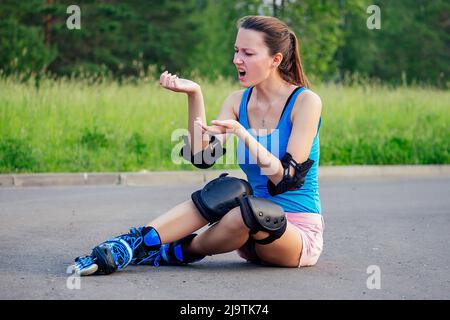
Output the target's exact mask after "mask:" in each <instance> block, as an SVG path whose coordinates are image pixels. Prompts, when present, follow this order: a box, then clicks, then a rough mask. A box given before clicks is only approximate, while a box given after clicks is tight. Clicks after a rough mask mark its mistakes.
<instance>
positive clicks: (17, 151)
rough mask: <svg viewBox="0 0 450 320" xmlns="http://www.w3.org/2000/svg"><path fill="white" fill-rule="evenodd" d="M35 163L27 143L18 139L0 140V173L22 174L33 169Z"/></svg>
mask: <svg viewBox="0 0 450 320" xmlns="http://www.w3.org/2000/svg"><path fill="white" fill-rule="evenodd" d="M36 164H37V163H36V161H35V159H34V158H33V156H32V148H31V147H30V145H29V144H28V143H27V141H25V140H22V139H18V138H1V140H0V172H23V171H28V170H31V169H35V165H36Z"/></svg>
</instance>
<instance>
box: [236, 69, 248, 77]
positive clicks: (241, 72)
mask: <svg viewBox="0 0 450 320" xmlns="http://www.w3.org/2000/svg"><path fill="white" fill-rule="evenodd" d="M238 73H239V77H244V76H245V74H246V73H247V72H245V70H238Z"/></svg>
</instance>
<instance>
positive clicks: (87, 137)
mask: <svg viewBox="0 0 450 320" xmlns="http://www.w3.org/2000/svg"><path fill="white" fill-rule="evenodd" d="M80 143H81V144H82V145H84V146H86V147H87V148H88V149H94V150H95V149H99V148H106V147H107V146H108V138H107V137H106V135H105V134H104V133H103V132H100V131H99V130H98V129H97V128H94V129H93V130H91V129H85V130H84V133H83V134H82V136H81V139H80Z"/></svg>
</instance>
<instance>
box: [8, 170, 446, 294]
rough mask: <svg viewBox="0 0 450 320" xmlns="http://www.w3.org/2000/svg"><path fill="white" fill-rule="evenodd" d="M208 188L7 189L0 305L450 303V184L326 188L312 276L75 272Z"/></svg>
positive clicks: (243, 271)
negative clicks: (78, 261) (82, 260)
mask: <svg viewBox="0 0 450 320" xmlns="http://www.w3.org/2000/svg"><path fill="white" fill-rule="evenodd" d="M200 187H201V185H184V186H177V187H173V186H161V187H124V186H116V187H113V186H108V187H99V186H87V187H45V188H32V187H30V188H2V189H0V299H163V300H166V299H167V300H169V299H170V300H180V299H181V300H182V299H201V300H203V299H226V300H238V299H251V300H253V299H264V300H266V299H269V300H271V299H287V300H300V299H449V298H450V276H449V275H450V254H449V252H450V251H449V249H448V246H449V244H450V232H449V230H450V177H448V176H447V177H433V178H432V177H430V178H424V177H416V178H414V177H411V178H368V177H364V178H360V179H348V178H345V179H342V180H336V179H334V180H333V179H324V180H322V181H320V194H321V199H322V207H323V216H324V219H325V234H324V242H325V243H324V252H323V254H322V256H321V258H320V259H319V262H318V264H317V265H316V266H314V267H310V268H302V269H288V268H272V267H262V266H257V265H253V264H250V263H247V262H245V261H244V260H242V259H241V258H239V256H238V255H237V254H236V253H234V252H232V253H227V254H223V255H216V256H212V257H207V258H206V259H204V260H203V261H201V262H199V263H196V264H193V265H190V266H187V267H167V266H164V267H159V268H155V267H149V266H141V267H134V266H131V267H128V268H127V269H126V270H123V271H120V272H117V273H115V274H113V275H110V276H94V277H84V278H81V279H79V278H78V279H77V278H75V277H74V276H73V275H71V274H70V273H67V267H68V266H69V265H70V264H71V263H72V261H73V258H74V257H76V256H78V255H80V254H83V253H88V252H89V251H90V248H91V247H92V246H94V245H96V244H98V243H99V242H102V241H104V240H106V239H107V238H109V237H111V236H113V235H117V234H122V233H124V232H126V231H127V230H128V228H129V227H130V226H139V225H142V224H145V223H146V222H147V221H149V220H151V219H152V218H153V217H156V216H158V215H160V214H162V213H164V212H165V210H167V209H169V208H171V207H172V206H174V205H176V204H178V203H180V202H182V201H184V200H186V199H188V198H189V195H190V193H191V192H193V191H195V190H197V189H198V188H200ZM371 266H372V267H371ZM373 266H375V267H373ZM374 270H375V271H374ZM368 271H369V273H368ZM378 271H379V273H378ZM373 272H374V273H373ZM378 274H379V275H380V277H379V278H377V279H378V280H379V282H377V281H376V280H375V282H373V281H372V280H373V279H374V278H373V277H375V276H377V275H378ZM369 277H370V279H369V281H368V278H369ZM368 282H369V284H379V289H377V288H373V286H370V285H369V286H368Z"/></svg>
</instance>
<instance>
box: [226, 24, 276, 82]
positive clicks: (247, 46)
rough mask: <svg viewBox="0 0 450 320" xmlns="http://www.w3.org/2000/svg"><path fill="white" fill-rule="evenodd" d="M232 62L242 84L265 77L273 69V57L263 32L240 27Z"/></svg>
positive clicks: (261, 79) (262, 79) (260, 80)
mask: <svg viewBox="0 0 450 320" xmlns="http://www.w3.org/2000/svg"><path fill="white" fill-rule="evenodd" d="M233 63H234V65H235V66H236V68H237V72H238V79H239V82H240V84H241V85H242V86H244V87H250V86H252V85H256V84H258V83H260V82H262V81H264V80H265V79H267V78H268V77H269V75H270V73H271V72H272V71H273V70H274V68H273V63H274V59H273V57H271V56H270V55H269V48H268V47H267V46H266V44H265V43H264V34H263V33H262V32H259V31H255V30H249V29H243V28H240V29H239V30H238V33H237V36H236V42H235V45H234V58H233Z"/></svg>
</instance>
